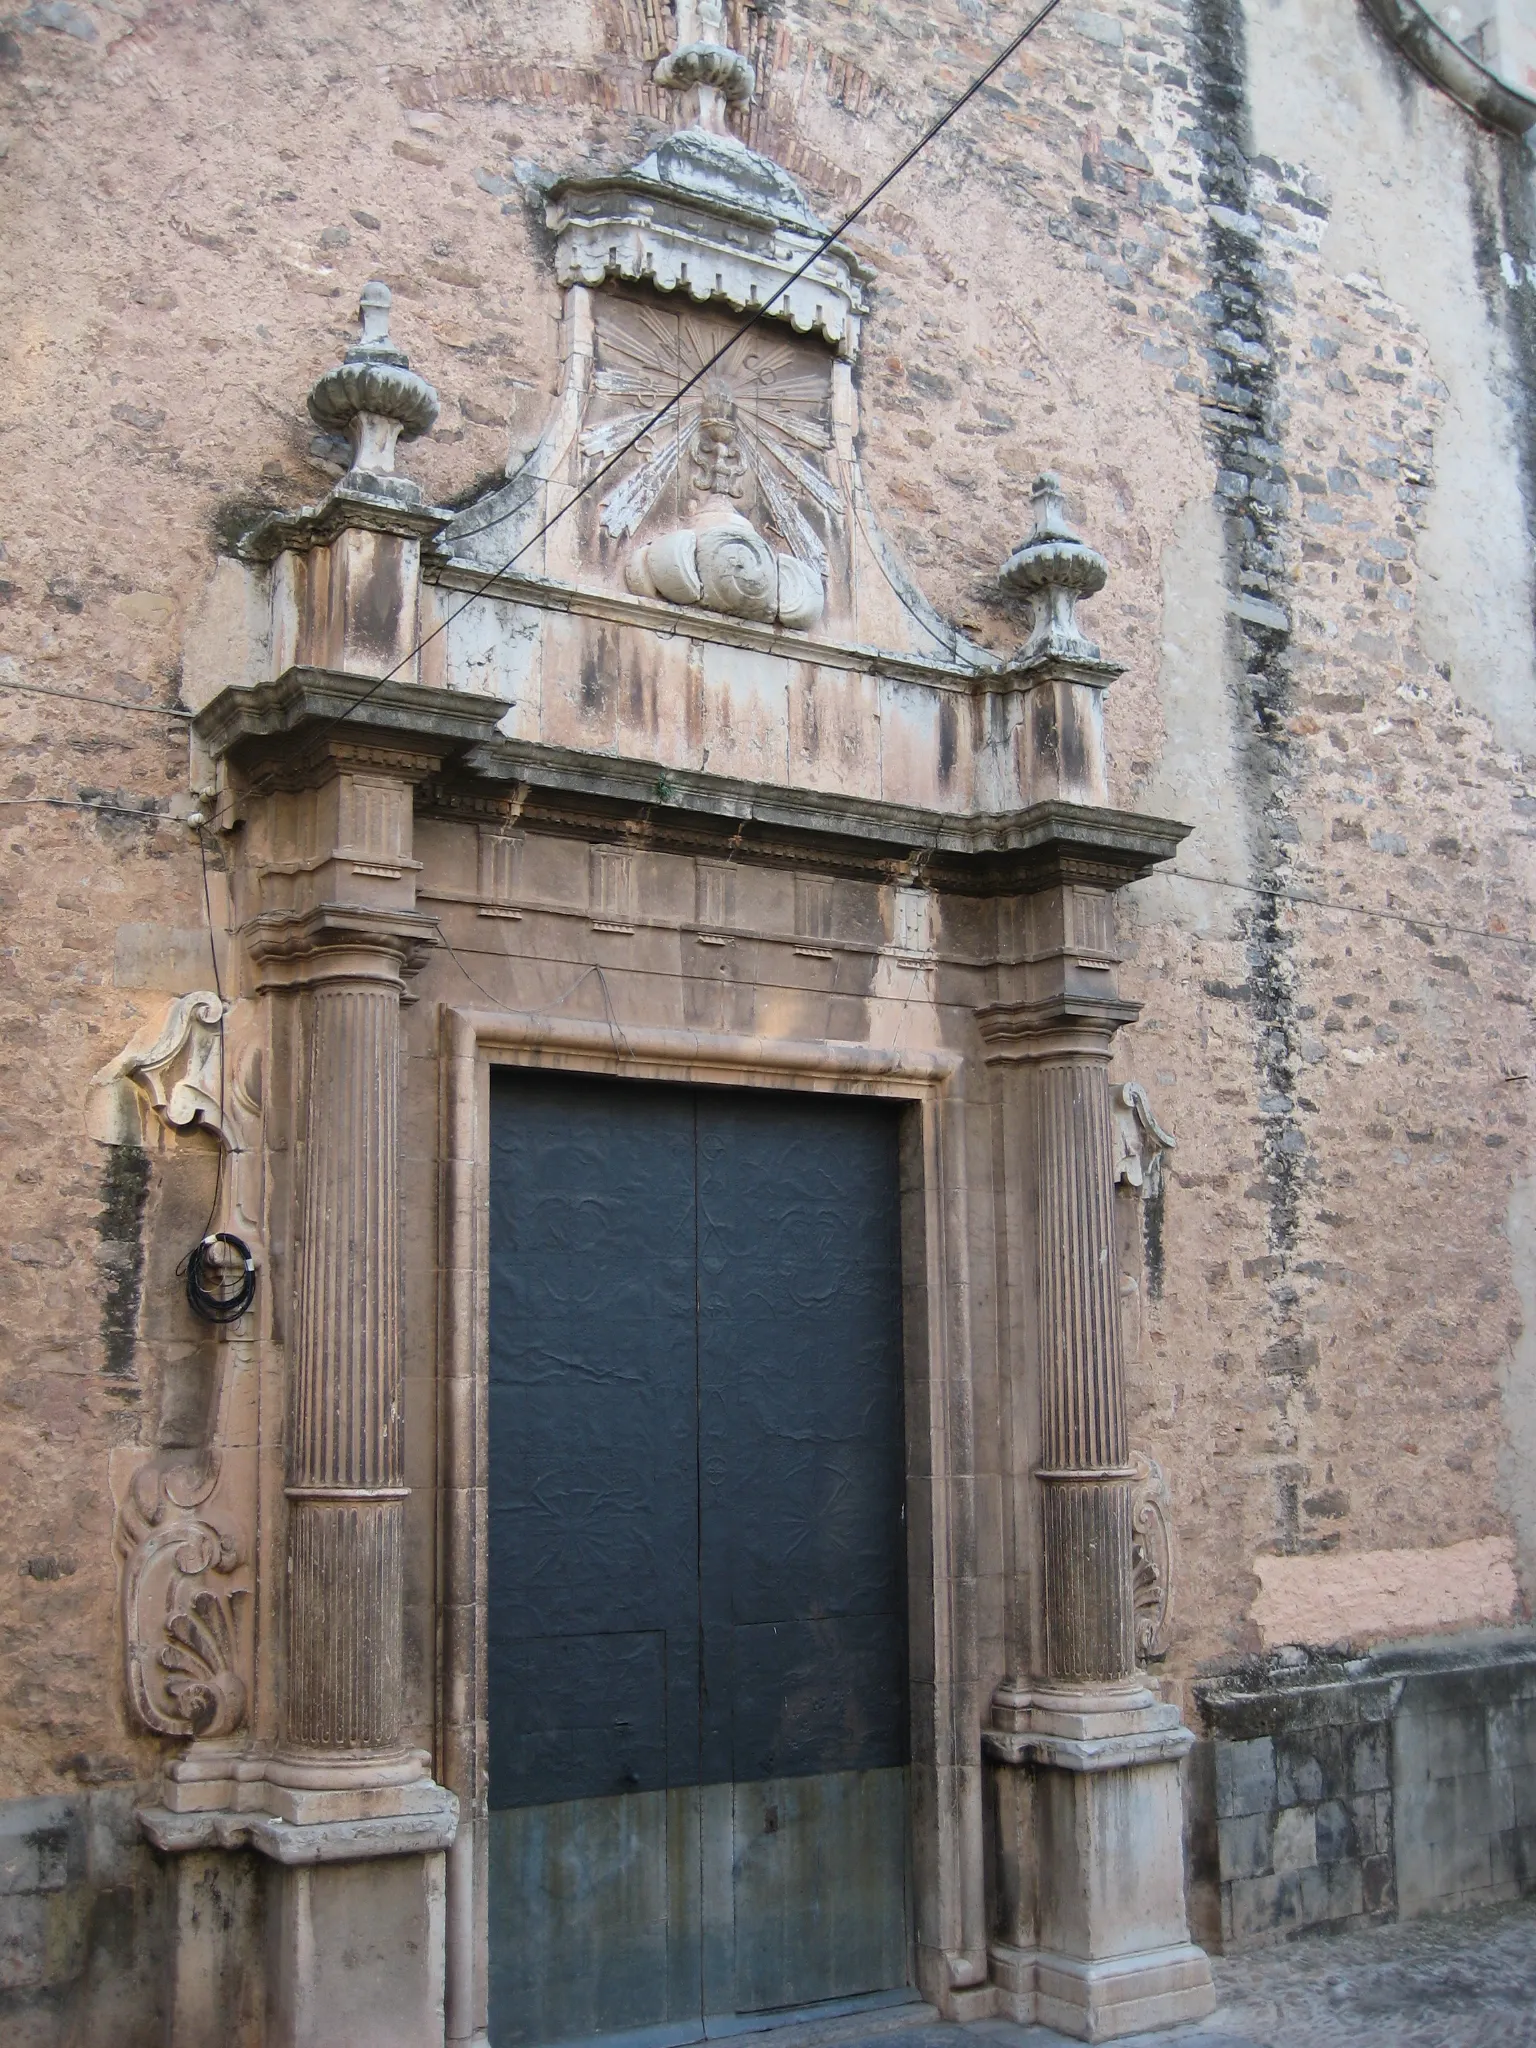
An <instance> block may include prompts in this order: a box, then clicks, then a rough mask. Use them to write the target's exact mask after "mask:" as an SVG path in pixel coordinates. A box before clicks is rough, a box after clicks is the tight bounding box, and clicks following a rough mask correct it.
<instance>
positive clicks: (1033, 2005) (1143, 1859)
mask: <svg viewBox="0 0 1536 2048" xmlns="http://www.w3.org/2000/svg"><path fill="white" fill-rule="evenodd" d="M1008 1719H1009V1721H1010V1722H1011V1723H1012V1725H1011V1726H1008V1727H1004V1728H997V1727H994V1728H991V1729H989V1730H988V1731H987V1733H986V1735H985V1737H984V1746H985V1750H986V1753H987V1756H988V1757H989V1759H990V1760H991V1762H992V1764H993V1766H994V1768H995V1769H996V1770H997V1771H998V1775H999V1779H1000V1780H1001V1781H1002V1782H1001V1783H1000V1785H999V1794H1000V1796H999V1797H998V1799H997V1801H996V1807H995V1810H996V1812H997V1815H998V1825H999V1828H1000V1830H1001V1837H1000V1839H999V1841H998V1844H997V1848H998V1868H999V1871H1000V1872H1001V1873H1003V1874H1004V1884H1005V1898H1004V1916H1003V1923H1002V1931H1003V1933H1004V1935H1005V1936H1006V1937H1007V1938H1005V1939H1003V1940H1001V1941H998V1942H996V1943H994V1945H993V1947H992V1950H991V1964H992V1981H993V1983H994V1985H995V1986H996V1987H997V1993H998V1999H999V2005H1000V2009H1001V2010H1002V2011H1003V2012H1005V2013H1006V2014H1007V2015H1008V2017H1009V2018H1011V2019H1014V2020H1016V2021H1019V2022H1021V2023H1024V2024H1030V2023H1036V2024H1044V2025H1047V2026H1052V2027H1055V2028H1056V2029H1057V2030H1058V2031H1059V2032H1061V2033H1063V2034H1069V2035H1071V2036H1072V2037H1073V2038H1074V2039H1076V2040H1080V2041H1109V2040H1114V2039H1115V2038H1117V2037H1118V2036H1120V2035H1124V2034H1136V2033H1143V2032H1147V2031H1149V2030H1151V2029H1154V2028H1160V2027H1172V2026H1177V2025H1179V2024H1180V2023H1181V2022H1183V2021H1186V2020H1198V2019H1204V2018H1205V2016H1206V2015H1207V2014H1208V2013H1211V2012H1214V2011H1215V2009H1216V1993H1215V1988H1214V1986H1213V1985H1212V1982H1211V1966H1210V1964H1209V1962H1208V1961H1207V1960H1206V1957H1205V1954H1204V1952H1203V1951H1202V1950H1201V1949H1199V1948H1197V1947H1195V1945H1194V1944H1193V1943H1192V1942H1191V1941H1190V1938H1189V1922H1188V1918H1187V1916H1186V1912H1185V1902H1184V1816H1183V1802H1182V1798H1181V1795H1180V1785H1179V1772H1180V1765H1181V1763H1182V1761H1183V1759H1184V1757H1185V1756H1186V1755H1187V1754H1188V1752H1189V1750H1190V1748H1191V1746H1192V1744H1193V1742H1194V1737H1193V1736H1192V1735H1191V1734H1190V1732H1189V1730H1188V1729H1187V1728H1185V1727H1184V1726H1183V1725H1182V1723H1181V1722H1180V1720H1179V1716H1178V1711H1177V1709H1176V1708H1174V1707H1170V1706H1165V1705H1161V1704H1159V1703H1157V1702H1155V1701H1153V1700H1152V1699H1151V1697H1150V1695H1148V1694H1146V1693H1143V1694H1142V1695H1141V1700H1140V1701H1137V1700H1135V1699H1134V1697H1132V1696H1129V1694H1128V1692H1127V1691H1121V1690H1119V1689H1117V1690H1116V1691H1115V1692H1114V1693H1111V1694H1100V1695H1097V1696H1096V1695H1093V1694H1089V1693H1087V1692H1086V1691H1085V1692H1083V1693H1081V1694H1078V1695H1077V1696H1075V1697H1073V1696H1072V1695H1070V1694H1068V1693H1067V1692H1066V1691H1065V1690H1063V1691H1061V1692H1053V1693H1051V1694H1049V1695H1037V1696H1036V1699H1035V1700H1034V1701H1032V1702H1026V1701H1025V1700H1024V1699H1023V1698H1022V1697H1020V1696H1019V1695H1017V1694H1015V1695H1014V1696H1012V1697H1011V1698H1010V1700H1009V1702H1008ZM1002 1795H1006V1796H1002Z"/></svg>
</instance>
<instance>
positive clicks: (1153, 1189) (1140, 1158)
mask: <svg viewBox="0 0 1536 2048" xmlns="http://www.w3.org/2000/svg"><path fill="white" fill-rule="evenodd" d="M1110 1099H1111V1106H1112V1108H1113V1112H1114V1118H1115V1183H1116V1185H1117V1186H1119V1187H1127V1188H1130V1189H1131V1190H1132V1192H1133V1193H1135V1194H1139V1195H1142V1196H1144V1197H1145V1198H1146V1199H1147V1200H1148V1201H1154V1202H1155V1201H1156V1200H1157V1197H1158V1196H1159V1195H1160V1194H1161V1193H1162V1191H1163V1155H1164V1153H1166V1152H1171V1151H1173V1149H1174V1147H1175V1145H1176V1143H1177V1140H1176V1139H1175V1138H1174V1136H1173V1133H1172V1132H1171V1131H1165V1130H1164V1129H1163V1127H1162V1125H1161V1124H1160V1123H1159V1122H1158V1120H1157V1118H1156V1117H1155V1116H1154V1115H1153V1113H1152V1105H1151V1103H1150V1102H1149V1101H1148V1100H1147V1091H1146V1089H1145V1088H1143V1087H1142V1086H1141V1084H1140V1083H1139V1082H1137V1081H1122V1082H1120V1084H1119V1085H1118V1087H1116V1088H1115V1089H1114V1091H1113V1093H1112V1095H1111V1098H1110Z"/></svg>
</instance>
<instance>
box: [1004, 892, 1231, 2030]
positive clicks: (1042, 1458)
mask: <svg viewBox="0 0 1536 2048" xmlns="http://www.w3.org/2000/svg"><path fill="white" fill-rule="evenodd" d="M1085 865H1086V863H1085ZM1109 912H1110V897H1109V896H1108V894H1107V893H1106V891H1105V890H1104V889H1103V888H1101V887H1094V886H1091V885H1090V884H1088V883H1086V882H1084V883H1078V882H1076V881H1074V880H1071V879H1069V878H1067V877H1062V878H1061V879H1059V880H1055V881H1053V882H1052V883H1050V884H1049V885H1047V886H1045V887H1042V888H1041V889H1040V890H1039V891H1038V892H1037V893H1036V894H1035V895H1034V896H1032V897H1031V898H1030V899H1029V900H1028V902H1027V903H1026V904H1025V905H1024V906H1023V907H1022V914H1021V917H1020V920H1019V923H1020V931H1019V938H1020V954H1021V957H1020V959H1019V961H1018V964H1017V968H1016V971H1015V973H1014V977H1013V978H1014V981H1015V985H1016V988H1017V999H1016V1000H1014V1001H1011V1002H1005V1003H999V1004H995V1005H993V1006H991V1007H989V1008H988V1009H985V1010H983V1011H982V1012H981V1013H980V1014H979V1016H978V1023H979V1025H980V1028H981V1031H982V1035H983V1038H984V1041H985V1043H986V1050H987V1059H988V1063H989V1065H990V1066H991V1068H992V1071H993V1075H994V1085H995V1088H996V1091H997V1094H998V1097H999V1107H1000V1109H1001V1112H1002V1114H1001V1120H1000V1127H1001V1129H1002V1130H1003V1131H1004V1133H1005V1134H1006V1137H1005V1146H1004V1162H1003V1163H1004V1185H1005V1191H1006V1192H1005V1210H1006V1216H1005V1227H1006V1233H1007V1234H1006V1240H1005V1241H1006V1246H1007V1257H1008V1260H1009V1263H1010V1266H1011V1272H1010V1287H1009V1295H1010V1300H1011V1302H1012V1304H1013V1314H1012V1315H1011V1317H1010V1327H1011V1330H1012V1334H1013V1350H1012V1354H1011V1356H1010V1357H1009V1358H1008V1360H1007V1371H1008V1374H1009V1378H1010V1381H1011V1385H1010V1387H1009V1389H1008V1395H1009V1398H1008V1399H1007V1400H1006V1402H1005V1408H1006V1411H1007V1412H1008V1413H1009V1414H1010V1416H1011V1417H1012V1432H1011V1452H1010V1456H1011V1459H1012V1470H1011V1486H1012V1497H1013V1503H1014V1513H1013V1518H1012V1525H1011V1526H1012V1531H1013V1534H1012V1543H1013V1568H1014V1571H1015V1573H1016V1575H1017V1578H1018V1580H1019V1582H1020V1587H1019V1590H1017V1591H1016V1596H1015V1598H1014V1599H1013V1600H1012V1601H1011V1602H1010V1612H1011V1614H1012V1616H1013V1621H1012V1624H1011V1626H1012V1640H1011V1641H1010V1643H1009V1645H1008V1655H1009V1676H1008V1677H1007V1678H1006V1679H1005V1680H1004V1682H1003V1684H1002V1685H1001V1686H1000V1687H999V1689H998V1692H997V1694H996V1696H995V1698H994V1702H993V1711H992V1723H991V1726H990V1727H989V1728H988V1729H987V1730H986V1732H985V1748H986V1752H987V1755H988V1757H989V1759H990V1761H991V1763H992V1766H993V1771H992V1795H993V1796H992V1811H993V1818H994V1826H995V1830H996V1834H995V1843H994V1847H995V1852H996V1854H995V1866H994V1867H995V1869H996V1871H997V1873H998V1897H997V1902H996V1906H997V1910H996V1917H995V1922H994V1938H993V1941H992V1944H991V1951H990V1954H991V1970H992V1981H993V1983H994V1984H996V1985H997V1986H998V1988H999V1993H1000V1996H1001V1999H1002V2005H1003V2009H1004V2011H1006V2012H1007V2013H1008V2014H1009V2015H1010V2016H1011V2017H1012V2018H1014V2019H1016V2020H1019V2021H1021V2022H1024V2023H1030V2022H1033V2021H1037V2020H1038V2021H1043V2022H1045V2023H1047V2024H1049V2025H1051V2026H1055V2027H1057V2028H1059V2029H1060V2030H1061V2031H1062V2032H1064V2033H1069V2034H1073V2035H1076V2036H1078V2037H1079V2038H1081V2039H1085V2040H1094V2041H1099V2040H1107V2039H1110V2038H1112V2037H1113V2036H1115V2035H1118V2034H1127V2033H1134V2032H1137V2031H1140V2030H1142V2029H1145V2028H1152V2027H1158V2026H1171V2025H1173V2024H1175V2023H1177V2022H1179V2021H1183V2020H1187V2019H1195V2018H1199V2017H1200V2016H1202V2015H1203V2014H1205V2013H1207V2012H1209V2011H1211V2010H1212V2008H1213V2006H1214V2003H1215V2000H1214V1993H1213V1991H1212V1988H1211V1975H1210V1966H1209V1964H1208V1963H1207V1961H1206V1959H1205V1957H1204V1955H1203V1954H1202V1953H1201V1951H1200V1950H1199V1949H1198V1948H1196V1947H1194V1946H1193V1945H1192V1944H1191V1942H1190V1940H1189V1931H1188V1922H1187V1918H1186V1914H1185V1905H1184V1871H1183V1814H1182V1800H1181V1796H1180V1782H1179V1767H1180V1763H1181V1761H1182V1759H1183V1757H1184V1756H1185V1755H1186V1754H1187V1752H1188V1750H1189V1748H1190V1745H1191V1742H1192V1740H1193V1738H1192V1737H1191V1735H1190V1733H1189V1731H1188V1729H1186V1728H1185V1727H1183V1725H1182V1724H1181V1722H1180V1718H1179V1713H1178V1709H1177V1708H1176V1707H1174V1706H1171V1705H1165V1704H1163V1703H1162V1702H1160V1701H1158V1700H1157V1699H1155V1698H1154V1696H1153V1694H1152V1693H1151V1691H1150V1690H1149V1689H1148V1687H1147V1686H1146V1684H1145V1682H1144V1681H1143V1679H1142V1677H1141V1675H1140V1674H1139V1673H1138V1671H1137V1668H1136V1648H1135V1633H1134V1626H1133V1622H1134V1610H1133V1598H1132V1569H1131V1542H1132V1527H1131V1481H1132V1471H1131V1466H1130V1446H1129V1444H1128V1441H1127V1433H1126V1395H1125V1359H1124V1353H1123V1348H1122V1340H1121V1329H1120V1301H1119V1271H1118V1261H1117V1259H1116V1256H1115V1234H1114V1209H1113V1203H1114V1145H1113V1127H1112V1123H1111V1116H1110V1093H1109V1058H1110V1051H1111V1047H1112V1044H1113V1040H1114V1035H1115V1032H1116V1031H1117V1030H1118V1028H1119V1027H1120V1025H1121V1024H1123V1023H1125V1022H1128V1021H1129V1020H1130V1019H1131V1018H1133V1017H1134V1016H1135V1015H1136V1005H1134V1004H1131V1003H1126V1002H1122V1001H1121V1000H1120V999H1119V997H1118V995H1117V994H1116V991H1115V984H1114V977H1113V969H1114V965H1115V962H1114V957H1113V954H1112V952H1111V950H1110V948H1111V945H1112V941H1113V927H1112V921H1111V918H1110V914H1109ZM1036 1546H1037V1547H1036ZM1032 1553H1033V1554H1032ZM1031 1570H1033V1575H1034V1579H1035V1582H1036V1583H1037V1585H1038V1598H1037V1599H1036V1600H1035V1601H1033V1602H1031V1601H1030V1600H1029V1599H1028V1598H1027V1597H1026V1596H1025V1594H1024V1592H1023V1590H1022V1587H1023V1585H1024V1583H1025V1582H1026V1581H1027V1579H1028V1577H1029V1574H1030V1572H1031Z"/></svg>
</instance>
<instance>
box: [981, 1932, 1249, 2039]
mask: <svg viewBox="0 0 1536 2048" xmlns="http://www.w3.org/2000/svg"><path fill="white" fill-rule="evenodd" d="M992 1981H993V1983H994V1984H995V1985H996V1987H997V2005H998V2012H999V2014H1000V2015H1001V2016H1003V2017H1005V2018H1007V2019H1011V2020H1014V2021H1016V2022H1017V2023H1018V2024H1019V2025H1020V2026H1044V2027H1054V2028H1055V2029H1056V2031H1057V2032H1058V2033H1060V2034H1068V2035H1070V2036H1071V2037H1072V2039H1073V2040H1074V2041H1114V2040H1118V2039H1119V2038H1120V2037H1121V2036H1122V2035H1124V2034H1142V2033H1153V2032H1155V2031H1157V2030H1158V2029H1160V2028H1163V2027H1177V2026H1180V2025H1182V2024H1183V2023H1184V2022H1185V2021H1186V2020H1203V2019H1205V2018H1206V2017H1207V2015H1208V2014H1210V2013H1213V2012H1214V2011H1215V2010H1216V1992H1215V1988H1214V1986H1213V1985H1212V1983H1211V1966H1210V1963H1209V1961H1208V1960H1207V1958H1206V1954H1205V1951H1204V1950H1203V1949H1199V1948H1196V1947H1195V1946H1194V1944H1193V1943H1192V1942H1182V1943H1180V1944H1178V1945H1177V1946H1176V1947H1173V1948H1165V1949H1148V1950H1143V1951H1142V1952H1141V1953H1140V1954H1138V1955H1130V1956H1116V1957H1112V1958H1109V1959H1106V1960H1105V1961H1102V1962H1084V1961H1082V1960H1081V1959H1080V1958H1079V1957H1077V1956H1065V1955H1055V1954H1050V1953H1048V1952H1045V1951H1042V1950H1038V1949H1036V1950H1028V1949H1017V1948H1006V1947H1004V1946H1002V1945H1001V1944H998V1945H996V1946H994V1948H993V1949H992Z"/></svg>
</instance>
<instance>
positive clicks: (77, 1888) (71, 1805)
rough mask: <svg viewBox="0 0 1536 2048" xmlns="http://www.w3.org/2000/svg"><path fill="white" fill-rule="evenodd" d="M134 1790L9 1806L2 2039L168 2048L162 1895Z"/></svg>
mask: <svg viewBox="0 0 1536 2048" xmlns="http://www.w3.org/2000/svg"><path fill="white" fill-rule="evenodd" d="M133 1804H134V1795H133V1793H132V1792H131V1791H130V1790H126V1789H123V1790H112V1791H100V1792H88V1793H82V1794H80V1795H79V1796H76V1797H67V1798H66V1797H60V1798H45V1799H13V1800H6V1801H3V1802H0V2041H3V2042H4V2043H5V2044H6V2048H66V2044H70V2048H73V2044H76V2043H79V2044H82V2048H94V2044H96V2043H97V2042H103V2043H104V2042H108V2041H111V2042H113V2043H115V2044H116V2048H158V2044H159V2042H160V2041H161V2039H162V2037H163V2030H164V2017H163V1991H164V1975H165V1943H164V1940H163V1936H162V1926H161V1920H162V1913H163V1886H162V1885H161V1883H160V1879H159V1873H158V1871H157V1868H156V1860H155V1857H154V1853H153V1851H152V1850H150V1849H149V1848H148V1846H147V1844H146V1843H145V1842H144V1840H143V1837H142V1836H141V1835H140V1833H139V1829H138V1825H137V1823H136V1822H135V1820H134V1818H133Z"/></svg>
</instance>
